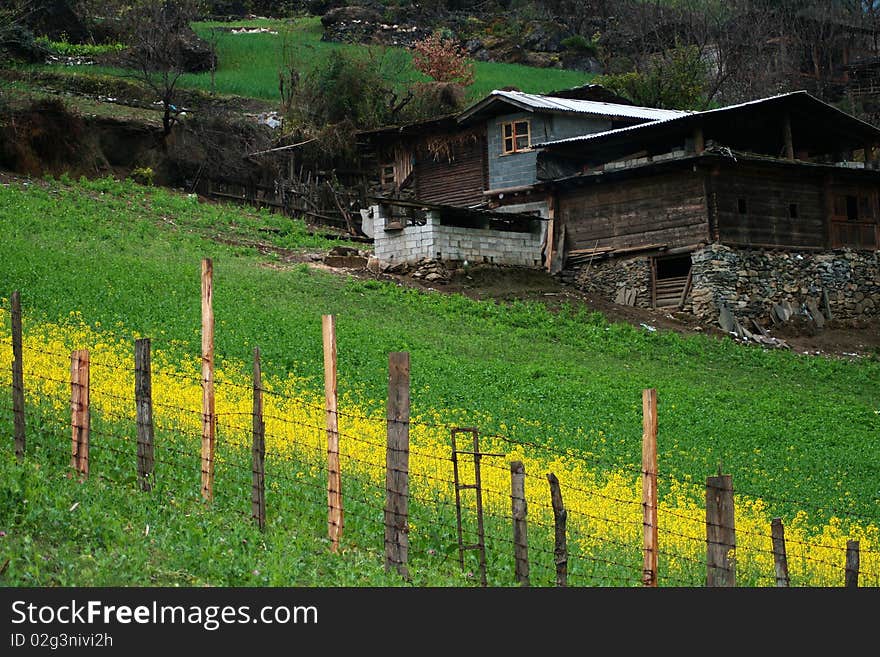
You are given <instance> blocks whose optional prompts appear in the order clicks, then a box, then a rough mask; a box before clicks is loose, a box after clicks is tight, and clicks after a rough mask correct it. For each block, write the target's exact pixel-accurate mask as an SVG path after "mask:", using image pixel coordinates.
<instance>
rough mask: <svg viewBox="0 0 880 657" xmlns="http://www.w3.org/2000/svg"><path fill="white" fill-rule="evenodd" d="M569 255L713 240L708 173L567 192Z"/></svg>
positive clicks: (563, 207) (563, 201)
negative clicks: (576, 251) (571, 252)
mask: <svg viewBox="0 0 880 657" xmlns="http://www.w3.org/2000/svg"><path fill="white" fill-rule="evenodd" d="M559 214H560V216H561V218H562V222H563V223H564V225H565V226H566V234H567V237H568V239H569V240H570V241H569V242H568V243H567V244H566V248H567V249H568V250H573V249H592V248H594V247H610V248H614V249H622V248H627V247H631V246H641V245H645V244H665V245H667V246H668V247H669V248H673V247H676V246H687V245H690V244H695V243H698V242H701V241H708V240H709V223H708V213H707V210H706V195H705V192H704V188H703V176H702V174H697V173H693V172H690V171H685V172H672V173H666V174H662V175H658V176H654V177H651V178H647V179H629V180H620V181H619V182H615V183H611V184H608V183H606V184H603V185H592V186H591V185H590V183H587V184H586V185H585V186H583V187H580V188H576V189H573V190H571V191H568V192H562V193H560V195H559Z"/></svg>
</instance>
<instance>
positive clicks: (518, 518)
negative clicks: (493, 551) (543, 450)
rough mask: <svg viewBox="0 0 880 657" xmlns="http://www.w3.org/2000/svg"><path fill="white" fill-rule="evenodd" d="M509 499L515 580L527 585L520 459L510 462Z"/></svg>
mask: <svg viewBox="0 0 880 657" xmlns="http://www.w3.org/2000/svg"><path fill="white" fill-rule="evenodd" d="M510 500H511V507H512V511H513V551H514V563H515V572H516V581H517V582H519V585H520V586H529V541H528V525H527V519H526V516H527V511H528V509H527V508H526V471H525V467H524V466H523V463H522V461H511V463H510Z"/></svg>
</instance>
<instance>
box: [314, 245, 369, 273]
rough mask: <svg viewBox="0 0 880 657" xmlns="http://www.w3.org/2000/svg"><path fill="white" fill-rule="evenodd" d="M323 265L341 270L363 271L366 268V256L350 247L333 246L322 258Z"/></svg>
mask: <svg viewBox="0 0 880 657" xmlns="http://www.w3.org/2000/svg"><path fill="white" fill-rule="evenodd" d="M324 264H325V265H327V266H328V267H339V268H343V269H364V268H365V267H366V266H367V254H365V253H361V252H360V251H359V250H357V249H355V248H353V247H350V246H334V247H333V248H332V249H330V251H329V253H327V255H325V256H324Z"/></svg>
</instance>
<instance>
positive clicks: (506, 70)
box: [52, 17, 593, 101]
mask: <svg viewBox="0 0 880 657" xmlns="http://www.w3.org/2000/svg"><path fill="white" fill-rule="evenodd" d="M193 27H194V29H195V31H196V33H197V34H199V36H201V37H202V38H204V39H206V40H207V41H209V42H210V41H212V40H215V39H216V47H217V57H218V61H219V66H218V69H217V71H216V72H215V76H214V81H213V85H214V86H213V88H212V80H211V75H210V73H199V74H189V75H184V76H183V77H182V78H181V80H180V85H181V86H182V87H184V88H190V89H200V90H203V91H215V92H216V93H218V94H229V95H238V96H245V97H250V98H258V99H263V100H269V101H278V100H280V96H279V91H278V71H279V67H280V66H281V65H282V63H283V62H284V61H285V60H284V57H285V52H287V53H289V55H288V56H289V57H292V59H293V61H295V62H297V63H298V64H299V65H301V66H303V67H304V68H308V67H311V66H317V65H319V64H320V63H321V62H322V61H324V60H325V59H326V57H327V56H328V54H329V53H330V52H331V51H333V50H336V49H346V50H355V51H357V52H359V53H362V54H364V55H365V56H368V53H367V49H366V48H365V47H364V46H354V45H345V44H339V43H328V42H325V41H321V22H320V18H317V17H307V18H299V19H296V20H291V21H281V20H267V19H260V20H251V21H240V22H234V23H226V22H223V23H213V22H199V23H194V24H193ZM233 27H259V28H265V29H267V30H270V32H263V33H253V34H233V33H231V32H230V31H229V28H233ZM220 28H223V29H220ZM373 56H376V57H380V56H385V57H388V58H389V61H393V62H394V64H393V65H390V66H389V67H388V70H392V71H395V76H396V79H397V81H399V82H401V83H404V84H405V83H408V82H411V81H413V80H427V78H425V77H424V76H422V75H421V74H420V73H418V72H417V71H414V70H413V69H412V67H411V66H409V65H408V64H409V61H410V55H409V53H408V52H407V51H406V50H403V49H399V48H386V49H381V48H377V49H374V50H373ZM52 68H57V67H52ZM64 68H65V70H69V71H71V72H81V73H92V74H110V75H125V72H124V71H122V70H120V69H114V68H106V67H99V66H69V67H67V66H66V67H64ZM475 68H476V81H475V82H474V84H472V85H471V86H470V87H468V98H469V99H470V100H477V99H479V98H482V97H483V96H484V95H486V94H487V93H488V92H490V91H492V90H493V89H498V88H501V87H504V86H509V85H516V86H517V87H519V88H520V89H522V90H523V91H528V92H544V91H552V90H555V89H565V88H568V87H574V86H577V85H580V84H584V83H586V82H587V81H588V80H589V79H590V78H591V77H593V76H592V75H591V74H588V73H583V72H581V71H566V70H561V69H536V68H531V67H528V66H520V65H517V64H502V63H492V62H476V64H475Z"/></svg>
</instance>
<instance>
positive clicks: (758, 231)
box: [715, 169, 826, 246]
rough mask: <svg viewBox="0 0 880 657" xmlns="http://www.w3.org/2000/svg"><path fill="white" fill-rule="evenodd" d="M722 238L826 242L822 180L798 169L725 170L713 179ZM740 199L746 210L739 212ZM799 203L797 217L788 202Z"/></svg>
mask: <svg viewBox="0 0 880 657" xmlns="http://www.w3.org/2000/svg"><path fill="white" fill-rule="evenodd" d="M715 193H716V200H717V203H718V227H719V237H720V241H721V242H722V243H733V244H741V245H745V244H756V245H761V246H824V244H825V241H826V231H825V221H826V220H825V215H826V211H825V195H824V192H823V185H822V179H821V178H818V177H816V176H809V175H804V173H803V172H801V171H795V170H793V169H792V170H787V171H779V170H776V171H771V170H769V169H767V170H753V171H742V170H737V171H731V170H727V171H723V170H722V172H721V175H720V176H718V177H717V178H716V179H715ZM740 199H743V200H744V201H745V205H746V213H745V214H741V213H740V210H739V200H740ZM791 204H796V205H797V217H796V218H792V217H791V216H790V205H791Z"/></svg>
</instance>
